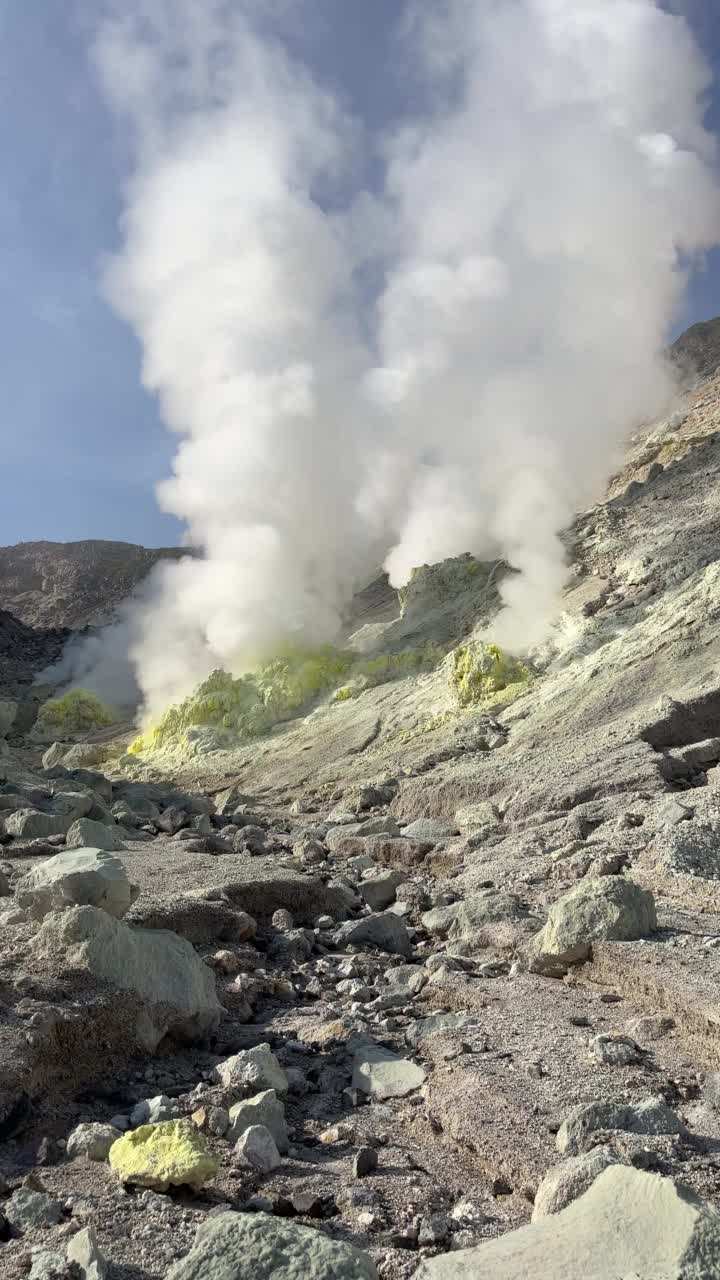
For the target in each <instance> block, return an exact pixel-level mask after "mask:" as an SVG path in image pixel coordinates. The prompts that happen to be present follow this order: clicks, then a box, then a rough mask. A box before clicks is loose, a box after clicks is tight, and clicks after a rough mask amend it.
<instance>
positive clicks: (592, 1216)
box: [415, 1165, 720, 1280]
mask: <svg viewBox="0 0 720 1280" xmlns="http://www.w3.org/2000/svg"><path fill="white" fill-rule="evenodd" d="M719 1273H720V1216H718V1214H717V1213H716V1212H715V1210H714V1209H711V1208H710V1207H709V1206H707V1205H705V1204H703V1202H702V1201H701V1200H699V1199H698V1198H697V1197H696V1196H695V1194H694V1193H693V1192H692V1191H690V1190H688V1189H686V1188H684V1187H679V1186H675V1184H674V1183H673V1182H672V1181H671V1180H670V1179H669V1178H662V1177H660V1176H659V1175H658V1174H654V1173H642V1172H641V1171H640V1170H638V1169H631V1168H627V1167H626V1166H624V1165H613V1166H612V1168H609V1169H605V1170H604V1172H603V1173H601V1174H600V1175H599V1177H598V1178H596V1179H595V1181H594V1182H593V1184H592V1186H591V1187H590V1189H589V1190H588V1191H586V1192H585V1194H584V1195H582V1196H580V1198H579V1199H578V1200H575V1201H574V1202H573V1203H572V1204H571V1205H569V1206H568V1207H567V1208H566V1209H563V1210H562V1212H561V1213H556V1214H552V1215H551V1216H550V1217H547V1218H543V1219H541V1220H540V1221H539V1222H533V1223H531V1224H530V1226H526V1227H521V1228H520V1229H519V1230H518V1231H511V1232H509V1233H508V1234H507V1235H504V1236H500V1237H499V1238H498V1239H496V1240H491V1241H488V1243H486V1244H481V1245H479V1246H478V1247H477V1248H474V1249H462V1250H459V1251H458V1252H454V1253H450V1254H444V1255H443V1256H442V1257H439V1258H433V1259H431V1260H430V1261H428V1262H425V1263H423V1264H422V1265H421V1266H420V1267H419V1269H418V1270H417V1271H416V1272H415V1280H500V1277H502V1280H528V1277H530V1276H532V1277H535V1276H537V1277H538V1280H539V1277H542V1280H579V1277H582V1280H609V1278H610V1277H618V1280H619V1278H620V1277H628V1280H630V1277H632V1278H633V1280H712V1277H713V1276H716V1275H718V1274H719Z"/></svg>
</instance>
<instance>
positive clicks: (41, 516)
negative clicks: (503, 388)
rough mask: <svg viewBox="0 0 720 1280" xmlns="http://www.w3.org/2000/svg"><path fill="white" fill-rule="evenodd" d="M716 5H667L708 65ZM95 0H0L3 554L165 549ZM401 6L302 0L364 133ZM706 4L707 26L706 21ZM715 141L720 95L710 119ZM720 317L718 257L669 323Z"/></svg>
mask: <svg viewBox="0 0 720 1280" xmlns="http://www.w3.org/2000/svg"><path fill="white" fill-rule="evenodd" d="M716 6H717V0H675V4H674V7H676V8H682V9H684V10H685V11H686V12H688V16H689V17H690V19H691V21H692V22H693V25H694V26H695V28H696V31H697V33H698V36H699V39H700V41H701V44H702V45H703V47H704V49H705V51H706V53H707V54H708V55H709V57H710V59H711V61H712V63H713V65H714V66H715V67H716V68H718V70H719V71H720V18H718V16H717V7H716ZM98 8H99V4H98V0H77V2H76V0H0V37H1V38H2V61H1V62H0V148H1V151H2V156H3V162H4V163H3V184H2V189H0V288H1V289H2V295H3V306H2V309H1V310H0V327H1V328H2V334H1V342H2V351H3V393H4V394H3V419H4V420H3V424H2V435H1V438H2V455H1V456H2V478H3V484H2V488H1V489H0V493H1V494H2V501H1V503H0V544H6V543H13V542H19V541H29V540H35V539H41V538H43V539H44V538H48V539H58V540H70V539H76V538H121V539H126V540H128V541H133V542H141V543H144V544H145V545H159V544H162V543H174V542H177V541H178V540H179V538H180V534H181V530H180V526H179V525H178V523H177V522H176V521H175V520H174V519H173V518H172V517H170V516H168V515H164V514H163V513H162V512H160V511H159V510H158V508H157V505H156V502H155V497H154V492H153V487H154V484H155V483H156V481H157V480H159V479H160V478H162V477H163V476H164V475H166V474H167V473H168V471H169V469H170V463H171V458H172V454H173V440H172V439H171V438H170V437H169V435H168V434H167V433H166V432H165V430H164V428H163V426H162V424H161V422H160V420H159V417H158V414H157V411H156V408H155V406H154V404H153V402H152V401H151V400H150V399H149V398H148V397H147V396H146V395H145V393H144V392H143V391H142V389H141V387H140V382H139V350H138V347H137V344H136V342H135V340H134V338H133V337H132V335H131V334H130V332H129V331H128V329H127V328H126V327H125V326H124V325H123V324H122V323H121V322H120V321H119V320H117V319H116V318H115V317H114V316H113V315H112V313H111V312H110V311H109V309H108V308H107V307H106V305H105V304H104V302H103V301H102V299H101V298H100V296H99V294H98V287H97V282H98V268H99V264H100V263H101V262H102V258H103V255H104V254H107V253H108V252H111V251H112V250H113V249H114V248H115V247H116V246H117V243H118V231H117V221H118V217H119V214H120V209H121V206H120V197H121V185H122V181H123V177H124V175H125V174H126V173H127V169H128V163H129V155H128V153H127V150H126V147H125V142H124V139H123V138H122V137H121V136H120V135H119V134H118V132H117V129H116V127H115V125H114V123H113V121H112V120H111V118H110V117H109V115H108V113H107V111H106V109H105V106H104V104H103V101H102V98H101V96H100V94H99V92H98V89H97V87H96V85H95V82H94V80H93V76H92V73H91V70H90V68H89V65H88V59H87V48H88V37H89V31H90V23H91V21H92V20H93V18H94V16H95V15H96V14H97V11H98ZM400 9H401V5H400V3H399V0H315V9H314V21H313V24H312V27H311V28H310V29H305V32H304V34H303V36H302V37H301V36H298V41H299V45H300V48H299V52H301V53H303V55H304V56H306V57H307V58H308V59H309V60H310V61H311V62H312V64H313V65H314V66H315V67H316V68H317V70H318V72H319V73H320V75H321V76H322V77H323V78H325V79H326V80H329V81H331V82H334V83H339V84H341V85H342V86H343V89H344V92H345V95H346V97H347V98H348V99H349V104H350V106H351V107H352V109H354V110H355V111H356V112H358V113H359V114H361V115H363V116H364V117H365V118H366V119H367V120H368V122H369V123H370V124H371V125H373V126H377V125H381V124H382V122H383V121H384V120H386V119H391V118H396V117H397V115H398V114H399V113H402V112H403V110H405V109H407V108H410V109H411V108H412V106H413V94H414V89H413V85H412V84H411V83H410V82H409V81H408V80H407V79H406V77H405V75H404V72H403V68H402V65H401V64H400V63H399V60H398V58H397V57H396V50H394V49H393V48H392V46H391V45H390V42H389V37H390V31H391V29H392V27H393V25H394V21H395V18H396V17H397V15H398V13H399V12H400ZM713 9H715V16H713ZM708 122H709V123H710V125H711V126H712V127H713V128H715V129H717V130H718V131H719V132H720V91H716V92H715V94H714V96H713V99H712V101H711V103H710V110H709V114H708ZM718 313H720V251H716V252H715V253H713V254H711V255H710V256H709V258H708V261H707V263H706V266H705V269H704V270H702V271H701V272H698V273H696V275H695V276H694V278H693V280H692V283H691V288H690V292H689V297H688V303H687V307H686V312H685V314H684V315H683V316H681V317H679V318H678V323H677V325H676V330H677V331H679V330H680V329H682V328H684V327H685V326H686V325H687V324H690V323H692V322H694V321H695V320H700V319H705V318H708V317H710V316H714V315H716V314H718Z"/></svg>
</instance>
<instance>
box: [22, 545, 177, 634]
mask: <svg viewBox="0 0 720 1280" xmlns="http://www.w3.org/2000/svg"><path fill="white" fill-rule="evenodd" d="M188 554H191V553H190V552H188V550H187V549H186V548H184V547H152V548H147V547H139V546H135V545H134V544H133V543H131V542H101V541H96V540H95V539H92V540H88V541H85V542H20V543H18V544H17V545H16V546H14V547H0V609H7V610H8V611H9V612H10V613H12V614H14V615H15V617H16V618H19V619H20V620H21V621H22V622H24V623H26V624H27V625H28V626H31V627H70V628H71V629H72V630H74V631H76V630H80V629H82V628H83V627H86V626H98V625H101V624H102V623H104V622H108V621H109V620H110V619H111V618H112V617H113V615H114V613H115V610H116V609H117V606H118V605H119V604H120V602H121V601H122V600H124V599H126V598H127V596H129V595H130V594H131V593H132V591H134V590H135V588H136V587H137V586H138V585H139V583H141V582H142V581H143V579H144V578H146V577H147V575H148V574H149V573H150V570H151V569H153V568H154V566H155V565H156V564H157V563H158V561H159V560H178V559H180V558H181V557H182V556H185V555H188Z"/></svg>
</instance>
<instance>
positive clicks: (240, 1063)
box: [214, 1044, 288, 1094]
mask: <svg viewBox="0 0 720 1280" xmlns="http://www.w3.org/2000/svg"><path fill="white" fill-rule="evenodd" d="M214 1074H215V1079H216V1080H217V1081H218V1082H219V1083H220V1084H221V1085H222V1086H223V1087H224V1088H225V1089H228V1090H230V1091H232V1090H239V1091H243V1092H245V1091H248V1090H252V1092H253V1093H255V1094H258V1093H260V1092H262V1091H263V1090H268V1089H274V1090H275V1092H276V1093H287V1091H288V1078H287V1076H286V1075H285V1072H284V1071H283V1069H282V1067H281V1066H280V1063H279V1062H278V1060H277V1058H276V1057H275V1054H274V1053H273V1052H272V1050H271V1048H270V1045H269V1044H256V1045H254V1046H253V1048H252V1049H241V1050H240V1052H239V1053H234V1054H233V1055H232V1057H231V1058H226V1059H225V1061H224V1062H219V1063H218V1065H217V1066H216V1068H215V1072H214Z"/></svg>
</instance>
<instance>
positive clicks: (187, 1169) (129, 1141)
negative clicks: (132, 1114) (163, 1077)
mask: <svg viewBox="0 0 720 1280" xmlns="http://www.w3.org/2000/svg"><path fill="white" fill-rule="evenodd" d="M109 1159H110V1167H111V1168H112V1169H114V1170H115V1173H116V1174H117V1175H118V1177H119V1178H120V1181H121V1182H132V1183H135V1184H136V1185H137V1186H141V1187H151V1188H152V1189H153V1190H154V1191H167V1189H168V1187H171V1186H172V1187H179V1186H182V1185H183V1184H187V1185H188V1186H191V1187H201V1186H202V1185H203V1183H205V1182H207V1181H208V1179H209V1178H212V1177H214V1175H215V1174H216V1173H217V1171H218V1169H219V1167H220V1162H219V1161H218V1160H216V1159H215V1157H214V1156H212V1155H210V1152H209V1151H208V1149H207V1145H206V1143H205V1139H204V1138H203V1137H202V1135H201V1134H200V1133H198V1131H197V1129H196V1128H195V1126H194V1125H192V1124H191V1123H190V1121H189V1120H163V1121H162V1122H161V1123H160V1124H143V1125H140V1127H139V1129H133V1130H132V1132H130V1133H125V1134H123V1136H122V1138H118V1140H117V1142H114V1143H113V1145H112V1146H111V1148H110V1156H109Z"/></svg>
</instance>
